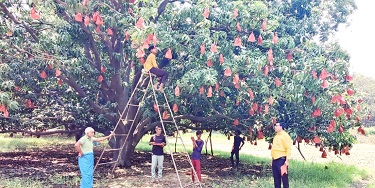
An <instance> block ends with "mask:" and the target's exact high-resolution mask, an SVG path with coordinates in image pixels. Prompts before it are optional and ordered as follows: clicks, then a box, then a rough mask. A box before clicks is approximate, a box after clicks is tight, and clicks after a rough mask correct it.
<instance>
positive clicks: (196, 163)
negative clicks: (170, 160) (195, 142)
mask: <svg viewBox="0 0 375 188" xmlns="http://www.w3.org/2000/svg"><path fill="white" fill-rule="evenodd" d="M191 163H192V164H193V168H194V169H195V172H196V173H197V176H198V179H199V181H200V182H202V178H201V161H200V160H194V159H192V160H191ZM194 177H195V175H194V171H193V170H192V173H191V178H192V180H193V182H194V180H195V179H194Z"/></svg>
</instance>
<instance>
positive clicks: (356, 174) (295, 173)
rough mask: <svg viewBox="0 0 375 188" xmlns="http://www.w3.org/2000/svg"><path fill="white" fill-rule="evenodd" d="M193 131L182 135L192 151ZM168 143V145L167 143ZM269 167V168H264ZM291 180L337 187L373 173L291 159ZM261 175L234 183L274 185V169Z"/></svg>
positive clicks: (248, 159) (244, 159)
mask: <svg viewBox="0 0 375 188" xmlns="http://www.w3.org/2000/svg"><path fill="white" fill-rule="evenodd" d="M192 135H193V134H190V135H189V134H185V135H183V136H182V138H183V141H184V144H185V146H186V150H187V151H188V152H189V153H191V152H192V147H191V141H190V136H192ZM149 138H150V136H149V135H145V136H144V138H143V139H142V140H141V142H140V143H139V144H138V145H137V148H136V149H137V150H141V151H149V150H150V146H149V145H148V140H149ZM212 139H213V140H214V141H215V142H217V141H219V142H220V141H222V142H225V141H226V137H225V136H223V135H220V134H213V135H212ZM168 140H169V141H170V145H171V149H172V151H174V149H175V148H174V147H175V140H176V139H175V138H170V139H168ZM179 143H180V142H177V145H176V149H177V152H183V151H184V148H183V145H182V144H179ZM166 147H167V146H166ZM214 155H215V156H216V157H221V158H228V156H229V155H230V152H226V151H215V152H214ZM240 161H241V163H242V164H244V165H249V166H252V165H265V166H269V168H270V159H268V158H263V157H256V156H251V155H246V154H241V155H240ZM264 169H265V168H264ZM288 173H289V184H290V186H291V187H304V188H310V187H311V188H316V187H324V188H335V187H341V188H346V187H352V186H351V185H352V184H353V183H354V182H356V181H360V180H368V179H370V178H371V177H370V174H369V172H367V171H366V170H362V169H359V168H357V167H355V166H353V165H344V164H341V163H334V162H331V163H313V162H303V161H296V160H291V161H290V169H289V172H288ZM261 174H262V176H261V177H247V176H246V174H240V173H238V174H237V175H238V177H237V178H238V181H237V182H236V183H235V185H233V187H239V188H240V187H248V186H249V185H251V186H252V187H257V188H271V187H273V177H272V174H271V173H268V172H262V173H261ZM212 186H213V187H217V188H219V187H223V185H221V184H220V183H219V184H216V185H215V184H214V185H212ZM367 186H368V187H374V188H375V182H374V181H372V182H370V185H367Z"/></svg>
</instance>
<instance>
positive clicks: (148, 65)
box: [143, 46, 168, 92]
mask: <svg viewBox="0 0 375 188" xmlns="http://www.w3.org/2000/svg"><path fill="white" fill-rule="evenodd" d="M148 50H149V51H150V52H151V53H150V55H148V56H147V59H146V62H145V63H144V64H143V68H144V70H145V71H146V72H147V71H149V72H150V73H152V74H155V75H156V76H158V77H159V78H161V79H160V80H159V82H157V83H155V85H154V89H158V90H160V91H161V92H163V91H164V85H165V83H166V82H167V79H168V72H167V71H165V70H163V69H159V67H158V64H157V63H156V54H157V53H158V50H157V49H156V48H155V47H154V46H150V47H149V48H148ZM158 86H159V88H158Z"/></svg>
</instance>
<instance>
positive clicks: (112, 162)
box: [98, 161, 117, 166]
mask: <svg viewBox="0 0 375 188" xmlns="http://www.w3.org/2000/svg"><path fill="white" fill-rule="evenodd" d="M114 163H117V161H111V162H106V163H99V164H98V166H100V165H107V164H114Z"/></svg>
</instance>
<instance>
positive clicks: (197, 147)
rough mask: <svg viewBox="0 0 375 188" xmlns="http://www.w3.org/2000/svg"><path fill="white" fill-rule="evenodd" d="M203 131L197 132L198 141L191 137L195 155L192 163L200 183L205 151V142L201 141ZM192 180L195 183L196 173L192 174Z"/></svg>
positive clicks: (193, 154) (192, 156)
mask: <svg viewBox="0 0 375 188" xmlns="http://www.w3.org/2000/svg"><path fill="white" fill-rule="evenodd" d="M201 135H202V131H197V132H196V136H197V139H195V138H194V137H191V140H192V141H193V153H192V154H191V163H192V165H193V168H194V170H195V172H196V173H197V176H198V180H199V182H202V177H201V155H202V154H201V152H202V149H203V145H204V141H203V140H202V139H201ZM191 178H192V180H193V182H194V181H195V174H194V172H192V173H191Z"/></svg>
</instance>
